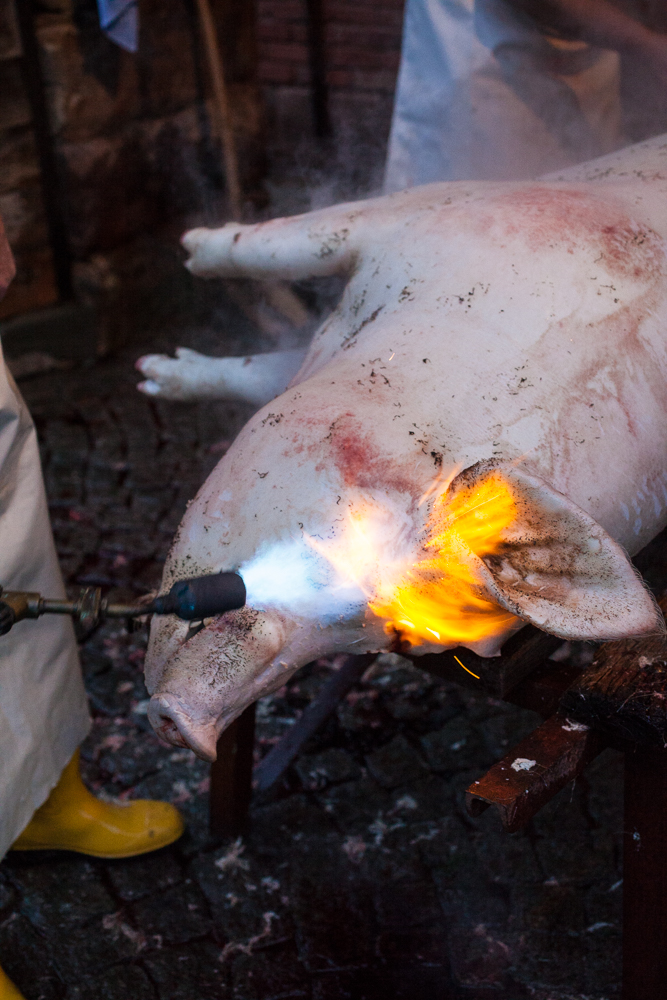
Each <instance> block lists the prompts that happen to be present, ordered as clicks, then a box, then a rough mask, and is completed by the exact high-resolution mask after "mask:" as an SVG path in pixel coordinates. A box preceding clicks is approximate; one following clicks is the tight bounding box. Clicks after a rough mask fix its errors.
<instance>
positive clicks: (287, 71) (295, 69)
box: [259, 62, 310, 86]
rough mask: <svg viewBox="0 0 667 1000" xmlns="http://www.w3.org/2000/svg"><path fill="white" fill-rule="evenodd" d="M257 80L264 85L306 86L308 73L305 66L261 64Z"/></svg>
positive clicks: (308, 80)
mask: <svg viewBox="0 0 667 1000" xmlns="http://www.w3.org/2000/svg"><path fill="white" fill-rule="evenodd" d="M259 79H260V82H261V83H265V84H267V83H268V84H271V83H273V84H281V85H283V86H308V84H309V83H310V73H309V72H308V69H307V67H306V66H295V65H293V64H292V65H289V64H286V63H273V62H261V63H260V66H259Z"/></svg>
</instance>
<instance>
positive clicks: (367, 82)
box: [327, 69, 396, 94]
mask: <svg viewBox="0 0 667 1000" xmlns="http://www.w3.org/2000/svg"><path fill="white" fill-rule="evenodd" d="M327 83H328V84H329V86H330V87H337V88H340V89H341V90H380V91H383V92H384V93H387V94H391V93H393V91H394V89H395V87H396V73H391V72H389V71H388V70H380V71H377V72H363V71H358V70H345V69H336V70H330V71H329V72H328V73H327Z"/></svg>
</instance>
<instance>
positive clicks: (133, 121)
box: [0, 0, 403, 319]
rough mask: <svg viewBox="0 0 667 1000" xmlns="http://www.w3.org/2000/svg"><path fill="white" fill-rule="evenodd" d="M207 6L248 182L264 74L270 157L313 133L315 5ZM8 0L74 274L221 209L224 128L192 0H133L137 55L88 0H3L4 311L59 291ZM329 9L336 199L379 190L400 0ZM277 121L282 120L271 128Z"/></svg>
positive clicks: (254, 2) (338, 1)
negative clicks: (49, 148) (11, 273)
mask: <svg viewBox="0 0 667 1000" xmlns="http://www.w3.org/2000/svg"><path fill="white" fill-rule="evenodd" d="M210 2H211V7H212V10H213V15H214V19H215V21H216V24H217V25H218V27H219V38H220V43H221V47H222V50H223V54H224V58H225V68H226V72H227V76H228V82H229V84H230V97H231V103H232V111H233V115H234V119H235V130H236V133H237V139H238V142H239V147H240V161H241V164H242V171H243V175H244V180H245V182H246V188H247V190H251V189H252V187H253V185H255V184H256V183H257V179H258V178H259V175H260V172H261V161H262V149H263V134H264V133H263V112H262V103H261V100H260V97H259V92H260V91H259V85H261V87H262V88H263V92H264V96H265V98H266V102H265V103H266V107H267V109H268V120H269V128H268V130H267V132H268V140H269V151H270V152H271V153H275V152H276V150H278V152H280V149H281V148H282V149H290V148H292V147H294V148H296V147H297V146H299V144H300V143H301V146H302V145H303V143H304V142H305V143H308V142H309V141H310V139H312V136H313V128H312V115H311V109H310V104H309V88H310V71H309V49H308V21H307V8H306V0H210ZM15 3H21V4H26V5H30V4H32V11H33V23H34V26H35V31H36V36H37V43H38V47H39V57H40V63H41V67H42V72H43V76H44V83H45V88H44V91H45V97H46V101H47V106H48V117H49V130H50V134H51V138H52V142H53V145H54V147H55V153H56V156H57V160H58V164H59V172H60V184H59V190H58V198H59V199H60V201H61V204H62V208H63V212H64V215H65V218H66V226H67V235H68V239H69V243H70V246H71V249H72V253H73V257H74V261H75V262H76V268H77V269H78V270H77V273H78V274H83V275H84V277H85V276H86V275H89V276H90V280H91V281H97V280H98V278H97V277H96V275H97V269H98V264H97V263H95V261H96V260H98V258H99V256H100V255H103V256H104V255H107V256H108V255H109V254H112V255H113V254H117V255H118V253H119V248H121V250H122V248H123V247H124V246H126V245H127V244H129V243H130V242H131V241H132V240H134V239H136V238H137V237H138V236H141V235H142V234H144V233H149V232H151V231H152V230H154V229H155V228H156V227H159V226H161V225H163V224H164V223H165V222H168V221H169V220H170V219H174V220H180V219H183V218H184V217H186V216H188V215H190V216H193V215H196V214H197V212H201V211H204V210H205V211H207V212H208V214H209V216H210V214H211V212H214V213H215V214H216V217H218V216H219V214H220V213H222V212H224V203H223V202H221V201H220V196H221V194H222V188H223V177H222V172H221V166H220V165H221V155H220V149H219V146H218V147H216V137H215V135H213V137H212V139H211V136H210V134H209V130H210V129H211V126H212V127H213V132H215V116H214V114H213V115H212V114H211V111H212V102H211V88H210V81H209V76H208V70H207V65H206V61H205V58H204V56H203V52H202V46H201V38H200V35H199V33H198V28H197V21H196V15H195V11H196V5H195V4H194V3H193V2H192V0H168V2H167V0H140V21H141V33H140V50H139V52H138V54H137V55H130V54H128V53H126V52H123V51H122V50H121V49H119V48H118V47H116V46H114V45H113V44H112V43H111V42H110V41H109V40H108V39H107V38H106V37H105V36H104V35H103V33H102V32H101V30H100V28H99V23H98V19H97V10H96V3H95V0H39V2H37V0H0V213H1V214H2V215H3V217H4V219H5V224H6V228H7V231H8V236H9V240H10V243H11V245H12V248H13V250H14V253H15V257H16V261H17V268H18V271H17V277H16V279H15V281H14V282H13V284H12V286H11V288H10V291H9V293H8V295H7V296H6V298H5V300H4V302H2V303H0V319H2V318H3V317H7V316H11V315H14V314H16V313H21V312H25V311H28V310H30V309H35V308H39V307H42V306H45V305H48V304H50V303H53V302H55V301H56V300H57V297H58V292H57V288H56V281H55V275H54V267H53V254H52V250H51V238H50V235H49V228H48V225H47V219H46V213H45V210H44V198H43V189H42V181H43V178H42V177H41V174H40V166H39V160H38V156H37V151H36V146H35V125H34V121H33V115H32V111H31V106H30V102H29V101H28V99H27V95H26V93H25V88H24V85H23V81H22V66H23V63H22V59H23V56H22V50H21V43H20V39H19V36H18V33H17V29H16V23H15V16H14V5H15ZM322 13H323V25H324V31H323V34H324V62H325V71H326V73H325V76H326V82H327V84H328V86H329V88H330V105H331V112H332V115H331V117H332V119H333V122H334V130H335V135H336V140H337V142H336V157H337V160H336V157H333V158H332V157H331V156H330V157H329V159H328V162H327V169H328V170H329V172H330V173H335V172H336V170H337V169H339V168H340V170H339V172H342V171H343V170H344V169H347V170H348V174H349V175H350V177H351V180H350V182H349V184H348V187H347V188H345V189H344V190H341V191H336V192H335V193H334V194H332V195H331V197H342V196H347V195H349V194H356V193H361V192H363V191H364V190H368V189H369V188H370V187H373V185H375V186H377V176H379V170H380V169H381V166H378V164H379V165H381V163H382V160H383V157H384V143H385V141H386V135H387V132H388V127H389V116H390V112H391V102H392V95H393V89H394V85H395V78H396V72H397V69H398V62H399V57H400V45H401V26H402V15H403V0H356V2H352V0H322ZM272 116H273V117H272ZM277 119H279V120H280V127H279V128H274V127H273V123H274V122H275V121H276V120H277ZM281 144H282V147H281ZM300 148H301V147H300ZM355 157H356V160H357V161H358V162H359V163H360V164H361V168H359V169H357V167H358V164H357V167H355V164H354V161H355ZM370 161H372V162H373V164H375V167H374V169H375V175H374V177H373V178H372V179H371V180H369V177H370V171H369V169H368V163H369V162H370ZM341 164H343V165H344V166H343V167H341ZM355 169H356V173H355ZM290 170H291V171H292V173H293V172H294V171H293V168H292V167H291V166H288V168H287V172H288V173H289V171H290ZM91 261H92V262H93V266H92V269H91V268H89V269H88V270H86V267H87V266H88V263H90V262H91ZM98 262H99V261H98ZM104 273H106V272H104ZM86 280H87V279H86ZM100 280H101V279H100ZM104 280H105V281H106V278H105V279H104Z"/></svg>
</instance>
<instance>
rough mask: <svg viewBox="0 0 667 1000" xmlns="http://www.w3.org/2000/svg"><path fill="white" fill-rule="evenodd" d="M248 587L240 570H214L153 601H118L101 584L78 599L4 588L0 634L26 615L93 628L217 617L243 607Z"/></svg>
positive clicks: (0, 595)
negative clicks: (121, 621) (158, 618)
mask: <svg viewBox="0 0 667 1000" xmlns="http://www.w3.org/2000/svg"><path fill="white" fill-rule="evenodd" d="M245 602H246V589H245V584H244V583H243V580H242V579H241V577H240V576H239V575H238V573H214V574H212V575H211V576H199V577H195V578H194V579H192V580H178V581H177V582H176V583H175V584H174V585H173V586H172V588H171V590H170V591H169V593H168V594H163V595H162V596H160V597H156V598H155V599H154V600H153V601H152V602H151V603H149V604H118V603H114V602H111V601H108V600H107V599H106V598H103V597H102V591H101V590H100V589H99V587H86V588H85V589H84V590H82V591H81V593H80V594H79V597H78V598H77V599H76V600H74V601H68V600H60V599H59V600H51V599H49V598H45V597H42V595H41V594H37V593H32V592H28V591H23V590H3V589H2V588H0V636H2V635H5V634H6V633H7V632H9V630H10V629H11V628H12V627H13V626H14V625H15V624H16V622H19V621H23V619H25V618H39V617H41V615H47V614H51V615H71V616H72V618H74V619H75V620H76V621H79V622H81V623H82V624H85V625H86V626H87V627H89V628H92V627H94V626H96V625H98V624H99V623H100V622H101V621H103V620H104V619H105V618H127V619H132V618H141V617H142V616H143V615H176V616H177V617H178V618H182V619H183V620H184V621H201V620H202V619H203V618H215V617H217V616H218V615H223V614H224V613H225V612H226V611H235V610H236V609H237V608H242V607H243V606H244V604H245Z"/></svg>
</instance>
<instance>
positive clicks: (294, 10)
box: [257, 0, 306, 21]
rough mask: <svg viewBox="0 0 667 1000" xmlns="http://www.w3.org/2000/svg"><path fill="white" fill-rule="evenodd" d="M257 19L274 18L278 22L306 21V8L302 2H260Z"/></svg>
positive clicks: (279, 0) (294, 0)
mask: <svg viewBox="0 0 667 1000" xmlns="http://www.w3.org/2000/svg"><path fill="white" fill-rule="evenodd" d="M257 18H258V20H259V21H262V20H264V19H265V18H274V19H275V20H277V21H299V20H303V21H305V19H306V8H305V5H304V3H303V2H302V0H259V3H258V4H257Z"/></svg>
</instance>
